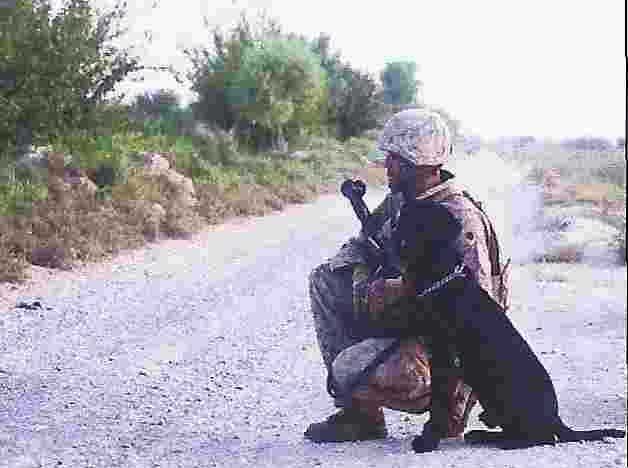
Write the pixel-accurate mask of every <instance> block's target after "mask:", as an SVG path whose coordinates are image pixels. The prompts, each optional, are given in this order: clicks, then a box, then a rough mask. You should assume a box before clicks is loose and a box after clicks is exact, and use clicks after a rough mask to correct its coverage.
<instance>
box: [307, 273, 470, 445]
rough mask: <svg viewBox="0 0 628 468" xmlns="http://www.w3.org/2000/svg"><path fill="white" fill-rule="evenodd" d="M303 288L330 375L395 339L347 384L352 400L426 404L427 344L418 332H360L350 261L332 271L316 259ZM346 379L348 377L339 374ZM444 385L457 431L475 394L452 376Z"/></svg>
mask: <svg viewBox="0 0 628 468" xmlns="http://www.w3.org/2000/svg"><path fill="white" fill-rule="evenodd" d="M309 293H310V303H311V309H312V315H313V319H314V327H315V330H316V337H317V340H318V345H319V348H320V351H321V355H322V358H323V362H324V364H325V367H326V368H327V371H328V373H333V375H334V377H335V379H336V380H338V381H340V382H342V381H343V379H344V377H345V376H349V375H350V374H352V373H353V374H355V373H359V372H360V371H362V370H363V369H367V368H368V367H369V366H370V365H371V364H372V362H373V361H374V360H375V357H376V356H377V355H381V352H382V351H384V350H386V349H388V348H390V347H391V345H392V344H393V342H395V346H396V348H395V349H394V350H393V351H392V352H388V353H387V355H386V356H387V357H386V359H385V360H384V362H382V363H381V364H378V365H376V366H375V367H374V369H373V370H371V371H370V372H369V374H368V377H367V380H366V383H365V384H362V385H360V386H358V387H356V388H355V389H354V390H353V393H352V401H353V402H355V401H357V402H358V403H359V402H364V403H365V404H367V405H370V406H372V405H378V406H381V407H386V408H390V409H394V410H398V411H404V412H409V413H415V414H420V413H423V412H425V411H427V410H428V409H429V405H430V392H431V386H430V383H431V374H430V367H429V349H428V348H427V346H426V345H425V342H424V341H422V340H421V339H420V338H419V337H417V338H408V339H403V340H401V342H400V343H399V340H395V339H392V338H370V337H367V336H364V335H363V333H364V332H363V331H362V329H361V327H360V323H358V322H357V321H356V316H355V314H354V312H353V269H352V268H351V267H343V268H339V269H335V270H333V271H332V269H331V268H330V266H329V264H327V263H323V264H322V265H319V266H318V267H316V268H315V269H314V270H313V271H312V272H311V273H310V277H309ZM396 343H399V344H398V345H396ZM347 379H349V377H347V378H346V379H344V380H347ZM449 387H450V388H449V394H450V398H449V400H450V411H449V412H450V421H449V435H450V436H457V435H459V434H461V433H462V432H463V431H464V428H465V426H466V422H467V419H468V415H469V412H470V410H471V409H472V407H473V405H474V404H475V402H476V401H477V400H476V398H475V396H474V395H473V394H472V392H471V389H470V388H469V387H468V386H467V385H465V384H464V383H463V382H462V381H461V380H460V379H452V381H451V382H450V386H449ZM334 404H335V406H337V407H346V406H348V405H349V404H351V403H350V401H348V400H347V399H343V398H338V397H336V398H334Z"/></svg>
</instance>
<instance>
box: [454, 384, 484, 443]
mask: <svg viewBox="0 0 628 468" xmlns="http://www.w3.org/2000/svg"><path fill="white" fill-rule="evenodd" d="M477 401H478V400H477V397H476V396H475V394H474V393H473V392H472V390H471V387H469V386H468V385H466V384H465V383H464V382H463V381H462V380H460V379H452V380H451V381H450V383H449V421H448V431H447V432H448V433H447V437H454V438H457V439H461V438H462V437H463V432H464V430H465V428H466V426H467V421H468V420H469V414H470V413H471V410H472V409H473V407H474V406H475V404H476V403H477Z"/></svg>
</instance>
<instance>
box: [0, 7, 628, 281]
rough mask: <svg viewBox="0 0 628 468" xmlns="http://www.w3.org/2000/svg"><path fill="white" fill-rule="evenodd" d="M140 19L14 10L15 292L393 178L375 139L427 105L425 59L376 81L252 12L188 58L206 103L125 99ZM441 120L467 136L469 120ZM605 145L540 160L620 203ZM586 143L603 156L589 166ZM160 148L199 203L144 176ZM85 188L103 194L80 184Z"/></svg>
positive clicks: (4, 30) (5, 130) (2, 265)
mask: <svg viewBox="0 0 628 468" xmlns="http://www.w3.org/2000/svg"><path fill="white" fill-rule="evenodd" d="M125 15H126V8H125V4H124V3H119V4H117V5H115V6H114V7H113V8H112V9H111V10H109V11H105V12H99V11H96V10H94V9H93V8H92V6H91V5H90V3H89V1H88V0H65V1H64V2H63V5H62V8H61V9H60V10H59V11H58V12H56V13H54V14H53V13H52V10H51V8H50V2H49V1H48V0H16V1H15V2H5V3H2V4H0V115H3V119H2V121H0V216H2V224H1V225H0V281H4V280H19V279H22V278H24V276H25V275H27V274H28V268H27V267H28V265H29V263H37V264H46V265H50V266H57V267H62V266H67V265H70V264H71V263H72V262H75V261H81V260H82V261H91V260H95V259H97V258H101V257H103V256H107V255H111V254H114V253H115V252H117V251H119V250H120V249H124V248H129V247H134V246H137V245H141V244H143V243H144V242H147V241H149V240H152V239H155V238H156V237H159V236H180V235H187V234H190V233H192V232H195V231H197V230H199V229H200V228H202V226H203V225H204V224H206V223H217V222H220V221H221V220H224V219H225V218H227V217H230V216H238V215H246V214H263V213H266V212H268V211H270V210H276V209H281V208H282V206H283V205H284V204H285V203H290V202H302V201H305V200H308V199H310V198H311V197H313V196H314V195H315V194H317V193H320V192H321V191H324V190H326V189H328V188H329V187H334V188H336V186H337V182H338V180H339V179H340V178H341V177H345V176H355V175H356V174H360V176H361V177H364V178H367V179H369V178H370V180H373V181H374V182H376V183H381V182H382V181H383V178H382V177H383V175H382V171H381V170H378V169H375V168H373V167H371V166H369V165H368V164H367V161H368V159H367V158H368V157H369V156H370V155H372V153H373V151H374V142H373V139H372V137H373V133H374V131H375V130H376V129H377V128H378V127H379V126H381V124H382V123H383V122H384V121H385V120H386V118H387V117H389V116H390V115H391V114H392V113H393V112H395V111H397V110H399V109H403V108H407V107H412V106H422V105H423V104H422V103H421V100H420V97H419V96H420V93H419V92H418V90H419V89H420V86H421V82H420V80H418V78H417V66H416V64H414V63H412V62H390V63H388V64H386V66H385V68H384V69H383V70H382V71H381V73H380V74H379V76H378V77H375V76H372V75H371V74H369V73H366V72H364V71H362V70H358V69H356V68H354V67H353V66H351V64H350V63H348V62H347V61H345V60H343V59H342V57H341V54H340V52H339V51H334V50H332V47H331V38H330V37H329V36H327V35H320V36H319V37H317V38H314V39H310V38H307V37H304V36H300V35H297V34H293V33H286V32H284V31H282V28H281V26H280V25H278V24H277V23H276V22H274V21H272V20H268V19H266V18H263V17H262V18H258V19H256V20H251V19H249V18H247V17H246V16H242V17H241V18H240V20H239V22H238V23H237V24H236V25H235V26H234V27H232V28H216V29H214V30H213V31H211V41H210V43H208V44H206V45H205V46H203V47H200V48H196V49H192V50H187V51H186V55H187V57H188V59H189V61H190V65H191V69H190V70H191V71H189V72H187V73H186V78H188V79H189V82H190V83H191V89H192V90H193V91H194V92H195V93H196V95H197V96H198V98H197V100H196V101H195V102H193V103H191V105H188V106H182V105H181V103H180V101H179V98H178V97H177V95H176V94H175V93H174V92H173V91H172V90H158V91H153V92H146V93H144V94H141V95H138V96H135V98H134V99H133V101H132V102H131V103H130V104H124V103H123V101H122V100H121V99H113V98H111V95H112V92H113V91H114V90H115V89H116V86H117V85H118V84H119V83H121V82H123V81H124V80H126V79H128V78H129V77H130V76H131V75H132V74H133V73H136V72H138V71H142V70H145V69H147V68H148V67H146V66H145V65H143V64H142V63H141V59H140V58H139V57H137V56H135V55H133V54H132V53H131V52H130V51H129V50H127V49H124V48H121V47H119V46H116V45H115V44H116V39H117V38H119V37H121V36H122V35H123V34H124V32H125V31H124V28H123V27H122V26H121V25H122V20H123V19H124V18H125ZM164 68H165V67H161V68H160V67H153V69H164ZM170 72H171V73H173V74H174V76H175V77H177V78H179V79H181V78H182V77H183V74H182V73H181V72H180V71H178V70H170ZM435 110H436V111H438V112H440V113H441V114H442V115H443V116H444V117H445V118H446V120H447V121H448V122H449V124H450V126H451V129H452V133H453V134H454V135H455V136H456V137H457V138H459V139H460V138H462V136H461V135H459V127H460V122H458V121H457V120H456V119H455V118H454V117H452V116H451V115H449V114H448V113H447V111H446V110H444V109H435ZM526 142H527V143H530V142H529V141H527V140H526ZM606 143H607V142H605V141H600V140H599V139H596V140H595V141H589V140H587V139H584V140H582V141H580V140H577V141H571V142H567V144H566V145H565V146H564V147H563V148H562V149H561V151H560V152H553V153H552V156H551V157H545V158H538V160H539V161H541V160H542V161H544V163H543V164H545V165H543V167H550V166H549V164H550V162H551V167H559V168H561V169H563V170H564V171H566V172H573V171H572V169H573V168H575V167H578V173H579V174H580V175H581V176H582V177H585V174H586V177H589V176H590V177H592V178H593V179H594V180H598V181H603V182H604V183H606V182H608V186H607V188H608V192H609V194H610V196H612V197H613V196H614V197H616V198H617V197H621V195H618V194H620V193H622V192H623V191H625V163H624V165H623V166H622V164H621V163H617V155H619V154H623V153H621V152H618V151H617V149H616V148H615V145H614V144H611V143H608V144H609V145H610V146H608V147H607V146H605V145H606ZM618 144H619V142H618ZM569 145H572V146H569ZM574 145H575V146H574ZM582 145H585V146H586V145H589V146H591V145H594V146H595V150H596V151H597V153H595V154H596V156H595V157H592V156H591V154H592V153H591V151H589V153H588V154H589V156H586V157H585V158H581V157H574V156H573V155H574V154H576V153H577V151H576V150H577V149H578V148H581V147H582ZM587 148H588V146H587ZM588 149H589V150H591V148H588ZM622 150H623V149H622ZM152 153H159V154H161V155H163V156H164V158H166V159H167V160H168V162H169V165H170V167H171V168H172V169H173V170H174V171H175V172H176V173H177V174H180V175H182V176H184V177H186V178H188V179H189V180H190V181H191V184H192V188H193V192H194V202H193V203H192V202H191V201H190V199H189V197H187V198H186V196H184V192H185V191H189V190H188V189H189V186H186V185H185V184H186V183H185V181H184V179H181V178H178V176H174V175H172V174H171V175H170V176H165V175H163V174H162V175H159V176H147V175H146V174H145V173H144V172H143V167H144V164H145V161H146V158H147V157H148V156H149V155H150V154H152ZM575 165H577V166H575ZM584 166H586V171H583V170H580V169H582V168H583V167H584ZM539 167H540V166H539ZM622 167H623V171H622ZM622 174H623V176H622ZM75 179H81V180H83V179H89V180H90V183H91V184H92V185H93V186H94V187H95V189H94V190H92V191H89V190H88V186H87V185H85V184H83V183H81V184H75V185H72V184H70V183H68V184H66V182H68V181H70V182H71V180H75ZM183 186H186V187H187V188H186V189H185V190H183V189H182V188H181V187H183ZM186 193H187V192H186ZM624 223H625V216H624ZM624 245H625V241H624ZM42 252H44V253H45V252H47V253H48V255H47V257H48V260H47V261H44V262H43V263H42V261H41V259H40V258H39V257H41V256H42V255H43V253H42ZM44 256H45V255H44ZM51 259H52V260H51ZM53 260H54V261H53Z"/></svg>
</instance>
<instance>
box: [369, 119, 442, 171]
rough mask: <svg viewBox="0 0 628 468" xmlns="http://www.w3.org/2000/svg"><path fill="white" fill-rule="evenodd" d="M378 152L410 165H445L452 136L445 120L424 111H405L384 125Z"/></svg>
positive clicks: (378, 142) (378, 143) (379, 139)
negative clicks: (399, 157) (396, 157)
mask: <svg viewBox="0 0 628 468" xmlns="http://www.w3.org/2000/svg"><path fill="white" fill-rule="evenodd" d="M377 149H378V150H379V151H382V152H384V153H386V152H390V153H395V154H398V155H399V156H401V158H403V159H404V160H405V161H407V162H408V163H410V164H412V165H413V166H438V165H441V164H444V163H446V162H447V159H448V158H449V156H450V154H451V152H452V146H451V136H450V132H449V128H448V126H447V123H446V122H445V120H444V119H443V118H442V117H441V116H440V115H439V114H437V113H436V112H434V111H430V110H427V109H407V110H404V111H401V112H398V113H396V114H395V115H393V116H392V117H391V118H390V119H389V120H388V121H387V122H386V124H385V125H384V129H383V130H382V133H381V134H380V136H379V138H378V141H377Z"/></svg>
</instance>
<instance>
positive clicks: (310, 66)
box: [186, 17, 326, 149]
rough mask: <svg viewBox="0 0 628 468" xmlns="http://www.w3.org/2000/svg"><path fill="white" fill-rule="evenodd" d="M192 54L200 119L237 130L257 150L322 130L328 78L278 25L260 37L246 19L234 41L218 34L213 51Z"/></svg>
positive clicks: (263, 28) (267, 28) (266, 27)
mask: <svg viewBox="0 0 628 468" xmlns="http://www.w3.org/2000/svg"><path fill="white" fill-rule="evenodd" d="M186 53H187V55H188V57H189V58H190V59H191V61H192V68H193V71H192V73H191V74H190V75H189V76H188V77H189V78H190V80H191V81H192V83H193V88H192V89H193V90H194V91H196V92H197V93H198V95H199V100H198V102H197V103H196V104H195V105H194V108H195V111H196V115H197V116H198V117H199V118H200V119H202V120H205V121H207V122H209V123H211V124H214V125H217V126H219V127H221V128H223V129H225V130H232V129H233V130H234V131H235V133H236V134H237V136H238V137H239V138H240V139H242V140H248V141H250V142H251V143H253V145H254V146H255V147H256V149H265V148H267V147H277V146H278V145H279V143H280V141H281V140H282V139H283V138H287V139H291V138H294V137H295V136H296V135H298V134H301V133H307V132H313V131H315V130H316V129H317V128H318V127H320V120H321V109H322V105H323V103H324V101H325V99H326V85H325V84H326V82H325V73H324V71H323V70H322V68H321V66H320V64H319V60H318V57H317V56H316V55H315V54H314V53H313V52H312V51H311V50H310V48H309V45H308V44H306V43H305V42H304V41H303V40H301V39H298V38H295V37H294V36H291V37H288V36H286V35H282V34H281V32H280V30H279V28H278V27H277V25H276V24H275V23H272V22H270V23H262V24H261V25H259V26H258V30H257V31H255V30H254V29H253V27H252V26H251V24H250V23H249V22H248V21H247V20H246V18H245V17H242V18H241V19H240V23H239V24H238V25H237V26H236V27H235V28H234V29H233V30H232V31H231V33H230V34H229V35H228V36H226V35H225V34H223V33H222V32H220V31H218V30H214V33H213V50H208V49H207V48H200V49H195V50H193V51H186Z"/></svg>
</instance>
